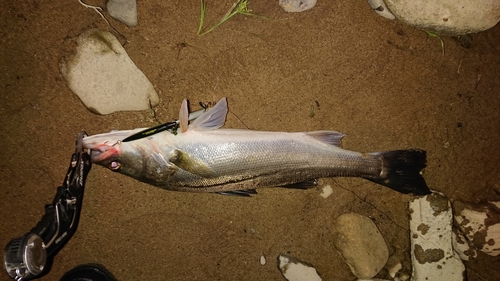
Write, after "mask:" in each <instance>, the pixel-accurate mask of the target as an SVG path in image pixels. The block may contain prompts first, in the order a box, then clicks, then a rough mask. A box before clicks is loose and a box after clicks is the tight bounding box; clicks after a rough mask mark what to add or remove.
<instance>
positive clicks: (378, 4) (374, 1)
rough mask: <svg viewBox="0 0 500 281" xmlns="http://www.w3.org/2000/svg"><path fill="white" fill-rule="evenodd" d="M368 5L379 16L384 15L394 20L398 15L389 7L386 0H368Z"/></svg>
mask: <svg viewBox="0 0 500 281" xmlns="http://www.w3.org/2000/svg"><path fill="white" fill-rule="evenodd" d="M368 5H370V7H371V8H372V10H373V11H374V12H375V13H377V14H378V15H379V16H382V17H384V18H386V19H390V20H393V19H395V18H396V17H395V16H394V15H393V14H392V13H391V11H389V9H387V6H386V5H385V2H384V0H368Z"/></svg>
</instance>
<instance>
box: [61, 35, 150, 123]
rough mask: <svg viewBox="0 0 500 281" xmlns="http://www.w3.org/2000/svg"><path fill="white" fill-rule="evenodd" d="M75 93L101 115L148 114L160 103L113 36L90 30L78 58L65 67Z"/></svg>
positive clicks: (82, 39)
mask: <svg viewBox="0 0 500 281" xmlns="http://www.w3.org/2000/svg"><path fill="white" fill-rule="evenodd" d="M61 73H62V75H63V77H64V78H65V79H66V81H67V82H68V85H69V87H70V88H71V90H72V91H73V92H74V93H75V94H76V95H77V96H78V97H80V99H81V100H82V102H83V103H84V104H85V106H87V108H88V109H89V110H90V111H92V112H94V113H97V114H109V113H113V112H115V111H128V110H146V109H148V108H149V103H150V102H151V105H152V106H155V105H157V104H158V102H159V98H158V94H157V93H156V91H155V89H154V88H153V85H152V84H151V82H149V80H148V78H146V76H145V75H144V73H142V71H140V70H139V69H138V68H137V66H136V65H135V64H134V62H133V61H132V60H131V59H130V57H129V56H128V54H127V52H126V51H125V49H123V47H122V45H121V44H120V42H119V41H118V39H116V37H115V36H113V34H111V33H109V32H107V31H101V30H98V29H92V30H89V31H87V32H85V33H83V34H82V35H80V37H79V38H78V47H77V49H76V54H75V55H74V56H73V57H71V58H68V59H65V60H63V62H62V63H61Z"/></svg>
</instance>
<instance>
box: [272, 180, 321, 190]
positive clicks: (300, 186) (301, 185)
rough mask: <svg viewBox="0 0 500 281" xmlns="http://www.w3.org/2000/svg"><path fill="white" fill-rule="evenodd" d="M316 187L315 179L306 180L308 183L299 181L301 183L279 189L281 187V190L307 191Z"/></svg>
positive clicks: (316, 181)
mask: <svg viewBox="0 0 500 281" xmlns="http://www.w3.org/2000/svg"><path fill="white" fill-rule="evenodd" d="M317 185H318V180H317V179H313V180H308V181H301V182H296V183H291V184H286V185H281V186H279V187H283V188H295V189H309V188H311V187H315V186H317Z"/></svg>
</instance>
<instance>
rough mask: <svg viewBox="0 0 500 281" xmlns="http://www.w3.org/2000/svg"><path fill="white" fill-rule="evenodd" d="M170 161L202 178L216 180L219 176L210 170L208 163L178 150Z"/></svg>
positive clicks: (173, 153)
mask: <svg viewBox="0 0 500 281" xmlns="http://www.w3.org/2000/svg"><path fill="white" fill-rule="evenodd" d="M169 161H170V162H171V163H172V164H174V165H176V166H177V167H179V168H181V169H183V170H184V171H187V172H190V173H191V174H195V175H198V176H200V177H204V178H214V177H216V176H217V174H216V173H215V171H214V170H213V169H212V168H210V167H209V166H208V164H207V163H205V162H203V161H202V160H201V159H198V158H196V157H192V156H191V155H189V154H187V153H185V152H183V151H181V150H178V149H176V150H174V151H173V152H172V155H171V157H170V159H169Z"/></svg>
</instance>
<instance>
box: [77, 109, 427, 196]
mask: <svg viewBox="0 0 500 281" xmlns="http://www.w3.org/2000/svg"><path fill="white" fill-rule="evenodd" d="M214 111H215V112H214ZM226 113H227V106H226V104H225V100H223V101H221V102H219V103H218V104H217V105H216V106H215V107H214V108H212V109H210V110H209V111H208V112H206V113H204V114H207V116H203V115H202V116H200V118H201V119H200V120H201V121H199V122H198V123H196V121H195V122H194V124H192V125H194V126H191V125H190V126H189V129H188V130H186V131H185V132H182V131H181V132H178V133H177V134H173V133H171V132H168V131H165V132H161V133H158V134H155V135H152V136H149V137H146V138H142V139H139V140H135V141H130V142H120V140H122V139H124V138H126V137H127V136H130V135H132V134H134V133H136V132H138V131H140V130H142V129H136V130H130V131H115V132H110V133H106V134H100V135H94V136H89V137H86V138H84V147H86V148H88V149H91V151H92V152H91V157H92V161H93V162H94V163H97V164H99V165H102V166H104V167H108V168H109V169H111V170H114V171H117V172H120V173H122V174H125V175H128V176H130V177H133V178H135V179H137V180H140V181H143V182H146V183H149V184H152V185H155V186H158V187H161V188H165V189H169V190H176V191H191V192H230V191H234V190H248V189H255V188H259V187H272V186H285V185H294V184H298V183H302V182H306V183H307V182H311V181H312V180H315V179H318V178H325V177H362V178H365V179H369V180H372V181H374V182H377V183H380V184H383V185H385V186H388V187H391V188H393V189H395V190H397V191H400V192H403V193H414V194H426V193H428V192H429V190H428V188H427V186H426V184H425V181H424V179H423V177H422V176H421V175H420V171H421V170H422V169H423V168H424V167H425V151H421V150H396V151H389V152H375V153H360V152H354V151H349V150H345V149H342V148H340V142H341V139H342V137H343V136H344V135H343V134H342V133H339V132H335V131H314V132H296V133H286V132H263V131H251V130H233V129H218V128H219V127H220V126H222V124H223V122H224V120H225V114H226ZM221 116H223V119H222V120H221ZM207 124H208V125H207Z"/></svg>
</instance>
